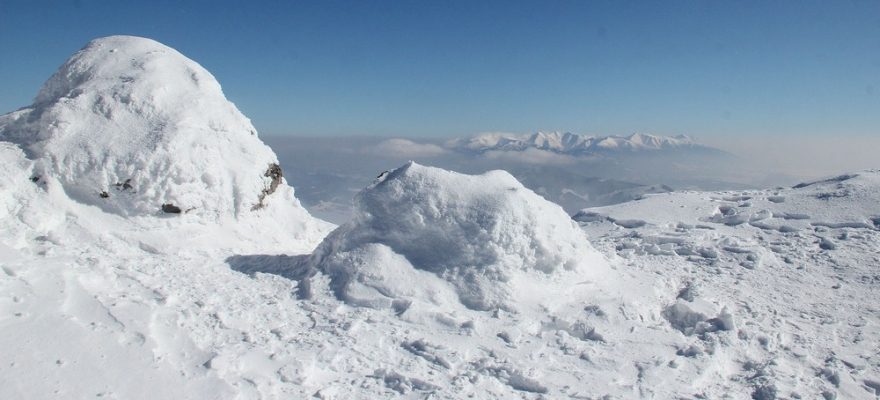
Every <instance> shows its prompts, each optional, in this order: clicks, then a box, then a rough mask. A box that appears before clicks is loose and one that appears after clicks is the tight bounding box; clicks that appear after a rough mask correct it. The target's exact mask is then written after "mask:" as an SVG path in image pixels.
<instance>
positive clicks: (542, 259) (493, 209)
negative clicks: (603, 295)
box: [309, 162, 605, 310]
mask: <svg viewBox="0 0 880 400" xmlns="http://www.w3.org/2000/svg"><path fill="white" fill-rule="evenodd" d="M374 244H375V246H374ZM353 252H354V253H357V255H352V254H350V253H353ZM385 252H389V253H388V255H383V254H385ZM391 253H393V254H396V255H399V256H402V257H401V259H400V262H402V263H405V264H411V265H406V266H404V267H398V266H396V265H395V264H397V262H392V261H390V260H388V261H381V260H386V259H387V258H388V257H391V255H390V254H391ZM363 257H367V258H370V259H371V260H373V261H371V262H372V263H379V264H380V265H382V264H384V265H394V267H392V268H391V269H389V270H387V271H382V270H373V269H370V270H369V271H370V272H369V273H366V272H365V270H364V269H363V268H361V267H358V266H360V265H362V263H361V262H355V263H354V264H352V260H359V259H361V258H363ZM309 264H310V266H311V267H312V268H316V269H318V270H321V271H324V272H326V273H327V274H329V275H331V276H332V277H333V279H334V282H337V284H338V285H340V286H341V287H339V288H338V290H339V292H340V295H341V297H343V298H345V299H349V300H351V299H353V298H354V297H356V296H354V295H353V294H351V291H352V290H354V288H353V286H354V285H356V286H357V287H363V286H367V287H375V285H376V283H375V281H376V280H378V281H379V282H382V283H383V284H385V285H387V282H391V281H399V282H400V283H403V282H409V279H405V278H404V277H403V276H401V275H400V274H399V273H398V272H397V269H399V268H403V269H412V268H414V269H417V270H420V271H427V272H430V273H432V274H434V275H436V276H437V277H440V278H442V279H445V280H447V281H449V282H450V283H452V284H453V286H455V288H456V290H457V293H458V296H459V298H460V300H461V302H462V303H463V304H464V305H465V306H467V307H470V308H473V309H479V310H489V309H495V308H513V307H514V306H513V304H512V303H513V300H514V298H515V297H516V293H515V292H513V290H512V288H511V281H512V280H514V278H515V276H516V275H518V274H529V273H537V274H532V275H534V276H533V279H540V278H541V277H542V276H548V275H554V274H557V273H563V272H576V273H578V274H579V275H580V276H581V278H583V277H584V276H588V275H594V276H595V275H597V274H598V273H599V272H600V271H601V270H603V268H604V267H605V261H604V260H603V259H602V257H601V256H600V255H599V254H598V253H597V252H595V251H594V250H593V248H592V246H590V244H589V242H588V241H587V238H586V235H585V234H584V232H583V231H581V230H580V229H578V227H577V224H575V223H574V222H573V221H572V220H571V218H569V216H568V215H567V214H566V213H565V211H563V210H562V208H561V207H559V206H558V205H556V204H553V203H551V202H549V201H547V200H544V198H542V197H540V196H538V195H537V194H535V193H534V192H532V191H531V190H529V189H527V188H525V187H524V186H523V185H522V184H521V183H519V181H517V180H516V178H514V177H513V176H511V175H510V174H509V173H507V172H505V171H490V172H487V173H485V174H482V175H464V174H459V173H456V172H451V171H446V170H443V169H439V168H432V167H426V166H422V165H419V164H416V163H414V162H409V163H407V164H406V165H404V166H402V167H400V168H397V169H395V170H392V171H387V172H384V173H382V175H380V176H379V178H377V179H376V181H375V182H373V184H372V185H370V186H369V187H367V188H366V189H364V190H363V191H361V192H360V193H359V194H358V195H357V196H356V197H355V216H354V218H353V220H352V221H351V222H349V223H347V224H344V225H342V226H340V227H339V228H338V229H336V231H334V232H333V233H331V234H330V235H329V236H328V237H327V238H326V239H325V240H324V242H323V243H322V244H321V245H320V246H319V247H318V249H317V250H316V251H315V253H314V255H313V256H312V258H311V259H310V260H309ZM416 276H417V275H413V276H412V277H416ZM420 282H424V279H423V278H419V279H416V280H414V281H413V282H412V283H413V284H419V283H420ZM376 290H377V291H378V292H379V293H377V294H381V295H382V297H391V298H396V299H397V300H405V301H409V299H403V298H398V297H400V293H399V292H398V291H397V290H391V289H389V288H388V287H387V286H386V287H384V288H376Z"/></svg>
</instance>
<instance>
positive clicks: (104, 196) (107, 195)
mask: <svg viewBox="0 0 880 400" xmlns="http://www.w3.org/2000/svg"><path fill="white" fill-rule="evenodd" d="M98 196H100V197H101V198H102V199H106V198H108V197H110V193H107V192H106V191H104V192H101V193H98Z"/></svg>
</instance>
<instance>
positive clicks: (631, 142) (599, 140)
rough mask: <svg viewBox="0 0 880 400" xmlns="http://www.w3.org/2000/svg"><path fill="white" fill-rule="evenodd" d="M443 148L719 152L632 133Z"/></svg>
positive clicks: (551, 135)
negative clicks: (694, 150)
mask: <svg viewBox="0 0 880 400" xmlns="http://www.w3.org/2000/svg"><path fill="white" fill-rule="evenodd" d="M446 145H447V147H449V148H452V149H455V150H458V151H466V152H478V153H484V152H488V151H526V150H528V149H538V150H545V151H552V152H555V153H562V154H569V155H577V156H580V155H590V154H596V153H609V152H625V153H628V152H641V151H661V150H666V151H669V150H693V149H697V150H707V151H719V150H716V149H713V148H711V147H708V146H704V145H701V144H698V143H697V142H695V141H694V140H693V139H692V138H690V137H688V136H685V135H678V136H673V137H667V136H656V135H649V134H643V133H634V134H632V135H629V136H626V137H624V136H590V135H583V134H577V133H571V132H536V133H533V134H531V135H519V134H513V133H495V132H493V133H483V134H479V135H476V136H474V137H470V138H464V139H454V140H451V141H449V142H448V143H447V144H446Z"/></svg>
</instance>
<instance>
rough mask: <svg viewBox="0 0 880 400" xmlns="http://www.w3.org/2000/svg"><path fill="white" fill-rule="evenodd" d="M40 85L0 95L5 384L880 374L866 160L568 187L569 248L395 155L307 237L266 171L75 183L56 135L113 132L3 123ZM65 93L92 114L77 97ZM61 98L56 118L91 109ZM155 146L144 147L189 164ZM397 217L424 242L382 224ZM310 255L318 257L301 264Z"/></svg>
mask: <svg viewBox="0 0 880 400" xmlns="http://www.w3.org/2000/svg"><path fill="white" fill-rule="evenodd" d="M108 40H110V41H114V40H116V39H108ZM126 40H127V39H126ZM98 42H101V41H100V40H99V41H98ZM131 42H133V43H135V44H137V43H139V42H141V39H132V40H131ZM145 43H153V42H145ZM151 46H154V45H152V44H151ZM118 51H125V50H124V49H119V50H118ZM174 54H176V53H174ZM134 69H135V70H137V68H134ZM168 90H173V89H168ZM79 96H80V97H81V96H87V97H88V96H93V94H90V93H88V92H83V93H81V94H79ZM76 98H79V97H73V98H71V100H61V101H60V102H61V103H64V102H76V100H75V99H76ZM223 104H226V103H223ZM59 107H60V106H59ZM145 107H146V106H145ZM50 108H52V107H46V108H41V107H40V106H35V107H32V108H29V109H25V110H23V111H19V112H18V113H20V114H15V113H14V114H13V115H12V116H5V117H3V121H4V128H3V139H2V140H3V141H2V142H0V168H2V169H3V171H4V174H3V175H2V176H0V361H2V362H0V377H2V383H3V384H2V385H0V398H4V399H6V398H9V399H13V398H15V399H18V398H23V399H46V398H95V397H100V398H110V399H156V398H187V399H189V398H211V399H280V398H319V399H375V398H402V399H411V398H438V399H460V398H476V399H494V398H522V399H538V398H554V399H555V398H572V399H633V398H644V399H667V398H702V399H724V398H730V399H742V398H746V399H748V398H752V399H759V400H768V399H789V398H790V399H796V398H802V399H835V398H836V399H876V398H877V397H878V394H880V308H878V304H877V301H876V299H878V298H880V270H878V266H880V201H878V199H880V171H862V172H859V173H857V174H848V175H842V176H839V177H835V178H831V179H828V180H824V181H820V182H814V183H810V184H805V185H798V186H799V187H796V188H779V189H768V190H752V191H737V192H675V193H668V194H656V195H647V196H646V197H645V198H644V199H642V200H638V201H633V202H629V203H623V204H618V205H614V206H609V207H603V208H594V209H588V210H584V211H583V212H581V213H579V214H578V215H576V216H575V220H576V221H578V222H577V223H578V225H579V226H580V229H582V230H583V231H584V232H586V234H587V235H588V237H589V238H590V243H591V245H592V246H591V247H584V246H588V245H587V244H586V241H585V240H584V239H583V236H579V235H577V233H578V232H577V231H575V230H574V228H573V227H572V226H571V225H570V223H569V225H565V224H563V223H562V221H561V218H560V217H559V215H558V212H557V211H558V210H557V209H555V208H554V207H552V205H548V204H546V203H545V202H543V201H541V200H540V199H539V198H537V197H536V196H534V194H531V193H530V192H527V191H525V190H522V189H520V187H519V186H518V185H517V184H516V183H515V181H514V180H512V179H510V178H509V176H507V175H506V174H503V173H498V172H496V173H490V174H488V175H486V176H473V177H467V176H464V175H458V174H453V173H450V172H445V171H439V170H435V169H431V168H428V167H422V166H418V165H414V164H411V165H408V166H405V167H403V168H401V169H398V170H396V171H394V172H393V173H389V174H388V175H386V176H384V177H382V178H380V179H379V180H378V181H377V183H376V184H374V185H372V186H370V187H369V188H367V189H366V190H364V191H363V192H362V194H361V195H360V196H359V198H358V202H359V204H360V206H359V207H360V209H361V210H362V211H366V212H369V213H371V214H370V215H366V214H364V215H359V218H358V220H356V221H353V222H352V223H351V224H348V225H345V226H343V227H340V228H339V229H338V230H337V231H336V232H335V233H333V234H332V235H330V236H329V237H327V233H328V231H329V229H328V228H329V226H328V225H326V224H323V223H321V222H320V221H316V220H314V219H311V218H310V217H308V216H307V214H305V212H304V211H302V208H301V207H299V205H298V203H297V202H296V200H295V198H294V197H293V192H292V190H291V189H290V188H289V187H287V186H286V184H283V183H282V184H280V185H279V186H278V190H277V191H276V192H275V193H273V194H272V195H270V197H271V200H270V201H269V202H268V203H267V206H266V207H264V208H262V209H259V210H255V211H253V212H251V211H250V208H247V207H245V208H247V209H246V210H245V209H239V210H238V211H236V210H235V209H234V208H232V207H230V208H228V209H226V208H223V207H219V208H211V210H214V211H212V213H214V212H216V215H218V216H219V217H218V218H213V216H211V217H210V218H206V215H208V214H212V213H208V214H199V213H198V212H196V211H193V212H191V213H183V214H180V215H168V214H162V213H156V212H155V210H154V209H155V204H154V203H152V202H149V201H146V200H145V201H144V204H149V205H150V207H147V208H145V210H147V211H131V210H141V209H140V208H134V209H126V210H130V211H122V210H123V208H122V207H124V206H125V207H128V206H133V205H135V203H136V202H137V201H135V200H132V202H131V204H129V203H123V202H120V203H114V205H113V206H107V205H106V204H103V203H98V202H97V201H96V199H95V198H93V197H88V196H86V197H85V198H83V196H84V193H86V192H87V191H88V190H92V189H89V188H86V187H85V186H84V187H83V189H82V190H83V192H82V193H79V192H76V191H74V190H73V189H72V187H73V186H71V185H74V186H76V185H77V184H78V182H83V181H80V180H71V179H72V178H71V177H72V176H73V175H69V176H68V175H67V174H65V173H63V171H65V169H64V168H62V166H64V165H69V166H70V171H75V170H78V168H85V167H82V166H77V164H76V163H75V162H74V160H80V161H82V162H84V163H86V164H89V163H91V162H92V161H93V158H90V157H84V156H83V158H76V157H74V158H69V159H67V160H68V161H64V160H65V158H64V157H59V154H68V152H69V154H71V155H72V154H86V153H87V151H85V150H83V151H80V150H82V149H81V148H79V146H80V145H83V146H85V147H86V148H88V149H92V150H94V151H95V152H96V154H97V155H100V154H102V153H101V152H106V153H108V154H117V149H116V147H115V143H116V142H114V141H110V140H104V139H101V140H100V141H98V142H95V143H91V142H90V143H91V144H89V145H85V144H83V143H84V142H81V141H72V142H71V143H73V144H72V145H71V146H70V148H67V147H63V146H61V144H60V143H61V142H60V141H59V142H58V144H57V145H51V146H50V144H52V143H55V141H54V139H53V138H56V137H57V138H63V137H68V136H67V134H66V133H65V132H64V131H63V130H61V128H57V130H54V131H53V130H49V131H45V132H44V133H43V134H41V135H43V136H39V137H38V138H37V139H33V138H34V136H33V135H34V134H36V133H35V132H37V133H39V132H42V131H39V130H37V131H34V130H25V131H15V130H13V129H12V128H10V126H16V127H22V128H27V129H31V128H34V127H37V126H39V124H37V123H36V122H33V123H28V121H39V120H40V118H39V117H38V116H37V115H36V114H34V117H33V118H30V117H25V115H24V114H28V113H33V112H35V111H36V110H38V109H43V110H49V109H50ZM52 109H54V108H52ZM206 111H210V110H206ZM120 112H122V113H123V115H126V113H127V111H120ZM181 112H183V111H181ZM21 113H23V114H21ZM80 113H81V115H82V117H83V118H84V119H86V120H91V119H93V118H95V119H94V121H97V125H96V126H97V127H102V126H104V125H102V124H103V122H104V121H105V119H101V118H97V117H95V116H94V115H93V114H94V113H93V111H92V109H91V108H90V107H86V108H84V109H81V110H80ZM74 115H75V114H73V111H71V114H70V116H69V120H70V121H72V122H71V123H70V125H69V126H76V127H80V128H82V127H84V126H86V123H85V122H82V121H79V120H77V119H76V118H74ZM22 118H23V119H22ZM132 118H135V117H134V116H133V117H132ZM10 124H12V125H10ZM29 127H30V128H29ZM74 132H82V130H74ZM103 132H107V131H103ZM169 132H170V131H169ZM207 132H213V131H212V130H210V129H207ZM48 133H51V135H48V136H46V134H48ZM178 135H183V136H186V135H188V134H183V133H180V131H178V134H175V135H171V136H173V137H178ZM230 135H231V134H230ZM242 136H244V137H248V135H242ZM71 137H76V135H74V136H71ZM167 137H169V136H162V138H167ZM234 137H236V138H238V137H241V136H234ZM254 139H255V140H256V138H254ZM236 140H238V139H236ZM236 143H237V142H236ZM99 144H103V145H106V146H107V147H106V148H101V147H100V146H99ZM56 146H57V147H56ZM160 147H161V146H160ZM160 147H156V148H153V147H147V149H150V150H151V151H152V150H155V153H154V152H151V151H145V152H144V155H143V157H146V158H145V159H150V157H153V155H154V154H166V155H167V156H168V157H169V158H167V160H168V162H169V163H171V164H175V163H182V164H186V165H188V164H189V163H192V162H194V161H192V160H190V159H189V158H187V154H184V155H183V156H182V157H181V159H177V158H171V155H170V150H168V149H164V148H160ZM122 148H127V147H126V146H125V145H123V146H122ZM56 150H57V151H59V152H60V153H59V154H55V153H54V151H56ZM230 151H231V150H230ZM135 153H137V154H140V152H135ZM119 154H121V153H119ZM132 154H134V153H132ZM232 154H233V156H234V157H241V158H247V157H244V156H242V154H244V153H232ZM248 154H249V153H248ZM189 155H191V154H189ZM77 157H79V156H77ZM136 157H137V156H136ZM162 157H165V156H162ZM97 158H100V157H97ZM271 158H272V157H269V159H267V160H265V161H271ZM108 159H116V158H114V157H110V158H108ZM55 160H57V161H55ZM258 161H259V160H258ZM56 162H57V164H56ZM233 162H238V161H233ZM67 163H69V164H67ZM102 165H103V164H102ZM108 165H111V164H108ZM113 165H115V164H113ZM227 165H228V164H224V163H219V164H216V165H214V164H211V165H208V166H207V167H208V168H209V169H215V170H220V171H225V170H226V169H227V168H228V167H227ZM88 168H93V167H88ZM94 168H98V167H94ZM114 168H116V167H112V168H111V167H108V169H107V170H108V171H109V170H113V171H116V169H114ZM171 168H174V167H173V166H172V167H171ZM261 168H263V166H260V168H256V167H254V169H253V171H254V172H255V173H258V178H259V177H261V176H262V173H261V171H260V170H261ZM83 170H85V169H83ZM114 173H118V172H114ZM223 173H224V174H225V173H227V172H223ZM108 174H109V172H108ZM392 174H397V175H392ZM108 176H109V175H108ZM121 177H122V176H119V178H121ZM147 177H149V176H147ZM33 178H39V179H33ZM112 178H113V179H110V178H107V180H106V181H105V182H103V183H104V184H112V183H113V180H114V179H116V178H117V177H112ZM156 178H160V177H156ZM83 179H86V180H88V179H92V178H88V177H86V178H83ZM126 179H127V178H126ZM93 183H100V182H97V181H96V182H93ZM175 184H176V183H169V184H168V185H169V186H168V188H172V187H174V185H175ZM431 185H434V186H431ZM213 187H214V186H208V189H205V190H206V191H211V190H213V189H211V188H213ZM236 187H238V186H236ZM253 188H255V189H262V188H263V186H261V185H254V187H253ZM429 188H431V189H433V190H428V189H429ZM99 189H100V188H99ZM510 189H516V190H510ZM94 190H98V189H94ZM112 190H115V189H112ZM169 190H170V189H169ZM74 193H78V194H74ZM114 193H115V192H113V193H111V195H112V194H114ZM139 193H140V192H139ZM212 193H213V192H212ZM242 196H245V195H242ZM246 196H251V195H246ZM113 198H114V197H113V196H111V197H110V199H113ZM183 199H184V197H179V198H177V197H175V198H173V199H171V200H175V201H183ZM155 200H157V201H170V200H169V198H159V197H157V198H156V199H155ZM138 201H139V200H138ZM218 201H220V200H218ZM221 203H222V202H221ZM249 203H250V201H247V202H245V203H240V204H247V205H250V204H249ZM181 204H183V203H181ZM212 204H213V203H212ZM216 205H217V204H214V206H216ZM441 205H442V207H441ZM145 207H146V206H145ZM204 207H206V209H207V208H208V207H209V205H205V206H204ZM224 210H225V211H224ZM432 210H436V211H437V212H436V213H432ZM467 210H471V211H470V212H466V211H467ZM441 211H442V212H441ZM465 216H466V217H467V218H483V219H473V220H470V221H465V220H460V218H462V217H465ZM447 217H448V218H449V219H446V218H447ZM456 217H457V218H459V220H456V219H455V218H456ZM533 217H536V218H538V219H537V220H533V219H531V218H533ZM544 219H546V221H545V220H544ZM471 222H476V224H475V225H470V223H471ZM493 223H494V224H499V223H503V225H502V226H504V227H506V228H508V229H510V230H512V231H513V232H511V233H510V234H508V233H506V232H501V231H498V232H496V231H493V230H492V227H493V226H496V225H493ZM383 224H386V225H387V226H384V225H383ZM395 227H401V228H404V229H408V232H410V233H411V234H412V235H414V236H413V237H415V238H417V239H419V240H414V241H413V242H414V243H402V242H403V241H404V238H403V237H396V236H397V235H396V234H395V232H396V230H395V229H396V228H395ZM434 227H437V228H438V229H439V228H441V227H442V229H444V230H446V231H448V236H447V235H441V237H439V238H437V240H436V242H437V244H438V248H439V249H449V248H452V249H459V248H465V249H467V250H466V251H463V252H461V254H459V253H455V252H452V251H450V252H449V253H450V254H446V253H437V252H435V253H434V255H433V256H432V257H436V259H434V258H432V259H429V260H427V261H424V260H422V257H419V255H424V254H432V253H430V252H424V250H425V248H427V246H428V243H431V242H433V241H434V239H433V236H431V235H439V233H435V232H434V230H433V229H434ZM343 233H345V234H347V235H352V236H351V237H341V236H342V235H343ZM514 233H516V235H513V234H514ZM357 235H362V236H360V237H357ZM511 235H513V236H511ZM545 239H546V240H545ZM322 240H323V243H324V244H322V245H321V250H320V251H319V252H318V253H315V254H314V255H310V253H311V252H312V251H313V249H314V248H315V246H316V245H318V244H319V243H320V242H321V241H322ZM450 240H451V241H452V242H451V243H453V244H454V246H451V245H450V244H449V243H450V242H448V241H450ZM481 240H482V241H483V242H481ZM532 240H535V242H534V243H532V242H531V241H532ZM527 242H528V243H532V244H529V245H526V243H527ZM483 244H486V246H487V247H486V248H485V249H484V248H483V247H481V246H482V245H483ZM539 244H540V245H539ZM331 245H332V246H331ZM532 245H534V246H535V247H534V248H533V247H531V246H532ZM568 245H573V246H578V249H571V250H568V247H566V246H568ZM334 246H336V247H335V248H334ZM540 246H545V248H546V251H543V250H542V251H539V250H538V249H539V247H540ZM554 246H560V247H554ZM533 251H534V253H533ZM508 252H509V253H508ZM578 252H582V253H583V254H584V256H585V257H587V259H590V258H592V257H594V256H595V254H596V253H597V252H598V253H599V254H601V256H602V257H603V258H604V259H605V262H606V263H607V268H600V269H599V271H601V274H594V272H595V271H594V268H599V267H600V266H598V265H597V264H595V263H589V262H588V263H585V264H584V265H583V266H582V267H579V268H571V269H566V268H565V265H566V262H567V261H569V260H570V258H569V257H579V256H576V255H577V254H578ZM334 258H335V261H333V262H332V263H331V262H330V261H328V260H330V259H334ZM310 260H312V261H314V260H320V262H317V263H315V264H314V265H315V268H314V269H313V270H308V269H305V270H304V269H302V268H301V267H302V266H303V265H309V261H310ZM467 260H470V261H468V262H462V261H467ZM453 265H467V266H470V267H480V268H489V269H490V270H493V269H494V270H497V271H499V272H500V273H501V274H502V275H508V276H509V279H508V280H507V281H505V280H504V279H498V280H497V281H495V280H488V279H487V280H486V281H484V282H482V283H480V284H484V285H488V286H485V287H490V288H491V285H495V284H497V285H501V286H500V287H501V288H502V289H503V291H502V292H501V293H504V294H505V295H504V296H502V297H500V298H499V297H491V296H490V297H487V299H489V300H492V301H490V302H489V304H499V303H502V301H498V302H495V301H494V300H493V299H503V303H504V304H511V305H512V307H489V308H490V309H489V310H485V311H484V310H482V309H480V308H481V307H471V308H468V307H465V306H462V305H461V304H460V294H461V287H460V286H456V283H455V282H456V279H455V277H457V276H458V275H457V274H458V272H459V271H455V268H451V266H453ZM480 268H476V269H474V268H467V270H468V271H480V270H481V269H480ZM340 276H341V277H348V278H350V279H352V280H353V281H354V282H355V284H354V285H352V287H351V290H350V291H348V292H347V293H348V295H350V298H343V299H340V298H339V297H338V294H339V291H338V289H339V284H340V281H339V280H338V279H336V278H338V277H340ZM499 276H501V275H499ZM306 278H308V279H306ZM304 291H307V292H308V293H309V294H310V295H309V296H300V294H301V293H302V292H304ZM343 297H344V296H343ZM351 300H355V301H351ZM358 300H365V301H363V302H359V301H358ZM364 306H367V307H364Z"/></svg>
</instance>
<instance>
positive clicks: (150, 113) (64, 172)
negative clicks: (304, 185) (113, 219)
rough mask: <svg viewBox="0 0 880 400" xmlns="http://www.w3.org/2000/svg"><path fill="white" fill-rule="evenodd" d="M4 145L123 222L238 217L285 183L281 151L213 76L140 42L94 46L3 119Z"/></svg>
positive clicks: (123, 39)
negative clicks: (162, 216)
mask: <svg viewBox="0 0 880 400" xmlns="http://www.w3.org/2000/svg"><path fill="white" fill-rule="evenodd" d="M0 140H5V141H11V142H15V143H17V144H19V145H21V146H22V147H23V148H24V149H25V151H26V152H27V154H28V156H29V157H30V158H31V159H33V160H35V161H36V162H37V165H36V166H35V169H36V173H37V174H39V175H47V174H48V175H52V176H54V177H57V179H58V180H59V181H60V182H61V184H62V185H63V187H64V190H65V191H66V192H67V193H68V194H69V195H70V196H71V197H73V198H75V199H77V200H78V201H81V202H84V203H87V204H93V205H97V206H99V207H101V208H103V209H104V210H107V211H112V212H114V213H118V214H121V215H149V214H156V213H161V212H163V211H164V212H166V213H193V214H197V215H200V216H224V215H226V216H229V215H232V216H238V215H241V214H243V213H247V212H250V211H251V210H256V209H259V208H262V207H264V206H266V205H267V204H268V203H270V202H271V201H272V198H273V196H271V194H272V193H273V192H274V191H275V190H276V189H277V187H278V185H279V183H280V182H281V172H280V169H279V168H278V160H277V158H276V157H275V154H274V153H273V152H272V150H271V149H269V147H267V146H266V145H265V144H263V143H262V142H261V141H260V140H259V139H258V138H257V136H256V130H255V129H254V127H253V126H252V125H251V123H250V121H249V120H248V119H247V118H246V117H245V116H244V115H242V114H241V112H239V111H238V109H237V108H236V107H235V106H234V105H233V104H232V103H230V102H229V101H228V100H226V98H225V97H224V95H223V92H222V90H221V89H220V85H219V84H218V83H217V81H216V80H215V79H214V77H213V76H212V75H211V74H210V73H209V72H208V71H206V70H205V69H204V68H202V67H201V66H200V65H199V64H197V63H195V62H194V61H192V60H190V59H188V58H186V57H185V56H183V55H182V54H180V53H178V52H177V51H175V50H174V49H171V48H169V47H167V46H164V45H162V44H160V43H158V42H155V41H153V40H150V39H145V38H139V37H132V36H111V37H106V38H100V39H96V40H93V41H92V42H90V43H89V44H88V45H86V47H84V48H83V49H82V50H80V51H79V52H77V53H76V54H74V55H73V56H72V57H71V58H70V59H68V60H67V61H66V62H65V63H64V64H63V65H62V66H61V67H60V68H59V69H58V71H57V72H56V73H55V74H54V75H52V77H51V78H49V80H48V81H47V82H46V83H45V84H44V85H43V88H42V89H41V90H40V91H39V93H38V94H37V96H36V99H35V100H34V104H33V105H31V106H29V107H26V108H23V109H21V110H18V111H15V112H13V113H10V114H6V115H4V116H2V117H0ZM283 186H285V187H284V188H283V189H284V190H287V189H286V185H283ZM289 197H292V194H291V195H290V196H289Z"/></svg>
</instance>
